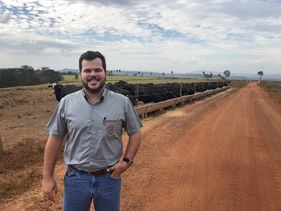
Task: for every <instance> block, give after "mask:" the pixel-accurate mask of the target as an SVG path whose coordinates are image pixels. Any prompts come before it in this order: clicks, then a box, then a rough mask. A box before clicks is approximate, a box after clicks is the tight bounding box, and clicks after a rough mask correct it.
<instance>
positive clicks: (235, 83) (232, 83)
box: [230, 80, 248, 89]
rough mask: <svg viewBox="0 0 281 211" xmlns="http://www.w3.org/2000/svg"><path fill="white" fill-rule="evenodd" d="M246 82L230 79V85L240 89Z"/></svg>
mask: <svg viewBox="0 0 281 211" xmlns="http://www.w3.org/2000/svg"><path fill="white" fill-rule="evenodd" d="M247 84H248V81H246V80H232V81H231V84H230V87H231V88H238V89H240V88H243V87H245V86H246V85H247Z"/></svg>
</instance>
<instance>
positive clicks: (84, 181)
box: [63, 167, 121, 211]
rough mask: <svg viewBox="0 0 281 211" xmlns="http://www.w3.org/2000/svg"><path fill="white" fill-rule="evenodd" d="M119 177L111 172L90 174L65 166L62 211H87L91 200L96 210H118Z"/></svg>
mask: <svg viewBox="0 0 281 211" xmlns="http://www.w3.org/2000/svg"><path fill="white" fill-rule="evenodd" d="M120 192H121V177H119V178H117V179H115V178H112V177H111V173H110V172H109V173H105V174H102V175H99V176H92V175H89V174H87V173H81V172H78V171H76V170H75V169H73V168H71V167H67V169H66V174H65V176H64V199H63V210H64V211H89V210H90V206H91V202H92V200H93V202H94V207H95V210H96V211H107V210H108V211H115V210H116V211H119V209H120Z"/></svg>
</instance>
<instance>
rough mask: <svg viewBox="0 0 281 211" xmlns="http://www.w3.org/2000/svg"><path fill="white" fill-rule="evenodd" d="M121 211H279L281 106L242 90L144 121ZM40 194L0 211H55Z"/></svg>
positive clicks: (252, 89) (59, 173)
mask: <svg viewBox="0 0 281 211" xmlns="http://www.w3.org/2000/svg"><path fill="white" fill-rule="evenodd" d="M142 136H143V138H142V145H141V148H140V151H139V153H138V154H137V157H136V159H135V165H134V166H132V167H131V168H130V169H129V170H128V171H127V172H125V173H124V174H123V176H122V180H123V183H122V184H123V186H122V196H121V198H122V199H121V210H124V211H125V210H126V211H127V210H144V211H150V210H151V211H157V210H165V211H166V210H172V211H173V210H175V211H178V210H183V211H185V210H196V211H201V210H210V211H225V210H227V211H232V210H233V211H234V210H235V211H237V210H239V211H244V210H245V211H250V210H255V211H256V210H261V211H263V210H264V211H270V210H274V211H275V210H281V106H280V105H279V104H276V103H274V102H273V101H272V99H271V98H270V97H269V96H268V95H267V94H266V93H265V92H264V90H263V89H262V88H260V87H258V86H257V84H256V83H250V84H249V85H248V86H247V87H245V88H243V89H240V90H239V91H237V92H234V93H233V92H232V91H231V90H229V91H226V92H224V93H220V94H217V95H215V96H213V97H211V98H208V99H205V100H203V101H200V102H196V103H194V104H191V105H186V106H183V107H181V108H177V109H175V110H172V111H169V112H166V113H165V114H163V115H160V116H157V117H151V118H148V119H147V120H144V128H143V130H142ZM63 173H64V164H59V165H57V167H56V177H57V181H58V183H59V184H58V185H59V189H60V192H59V194H58V196H57V204H55V205H51V203H49V202H46V201H44V200H43V196H42V194H38V193H40V187H38V188H36V189H34V190H32V191H30V192H28V193H25V194H23V195H22V196H21V197H20V198H18V199H16V200H14V201H13V203H9V204H7V205H6V206H4V207H3V210H60V209H61V203H62V188H63V187H62V177H63Z"/></svg>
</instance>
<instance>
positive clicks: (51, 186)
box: [42, 177, 58, 202]
mask: <svg viewBox="0 0 281 211" xmlns="http://www.w3.org/2000/svg"><path fill="white" fill-rule="evenodd" d="M42 191H43V193H44V196H45V197H47V198H48V199H49V200H51V201H52V202H55V198H54V195H56V194H57V193H58V187H57V183H56V180H55V179H54V178H53V177H50V178H48V179H46V178H43V182H42Z"/></svg>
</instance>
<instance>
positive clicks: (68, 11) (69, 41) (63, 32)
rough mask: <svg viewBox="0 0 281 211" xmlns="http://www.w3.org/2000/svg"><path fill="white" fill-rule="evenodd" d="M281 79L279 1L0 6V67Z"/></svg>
mask: <svg viewBox="0 0 281 211" xmlns="http://www.w3.org/2000/svg"><path fill="white" fill-rule="evenodd" d="M87 50H98V51H100V52H102V53H103V54H104V55H105V57H106V60H107V66H108V69H109V70H114V69H121V70H137V71H154V72H166V73H169V72H170V71H171V70H173V71H174V73H189V72H194V71H201V70H205V71H216V72H223V71H224V70H226V69H229V70H230V71H231V72H232V73H247V74H256V73H257V72H258V71H260V70H262V71H263V72H264V73H265V74H281V1H280V0H263V1H262V0H233V1H232V0H205V1H195V0H175V1H170V0H169V1H168V0H153V1H151V0H119V1H118V0H115V1H114V0H40V1H39V0H0V58H1V59H0V67H19V66H21V65H24V64H27V65H31V66H33V67H34V68H40V67H42V66H47V67H50V68H52V69H55V70H59V69H63V68H75V69H77V68H78V58H79V56H80V54H81V53H83V52H84V51H87Z"/></svg>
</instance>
